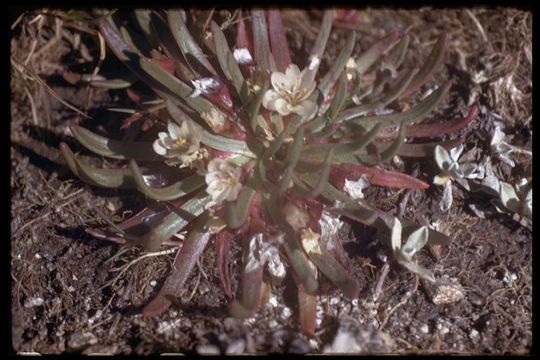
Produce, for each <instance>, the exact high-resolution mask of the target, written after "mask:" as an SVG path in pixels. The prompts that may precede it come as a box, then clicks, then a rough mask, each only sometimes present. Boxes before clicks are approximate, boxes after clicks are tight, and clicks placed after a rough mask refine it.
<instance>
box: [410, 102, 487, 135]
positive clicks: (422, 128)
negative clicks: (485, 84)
mask: <svg viewBox="0 0 540 360" xmlns="http://www.w3.org/2000/svg"><path fill="white" fill-rule="evenodd" d="M478 113H479V109H478V106H476V105H473V106H471V108H470V109H469V113H468V114H467V116H465V117H464V118H458V119H454V120H450V121H444V122H438V123H424V124H418V125H411V126H409V130H408V131H407V136H408V137H434V136H443V135H446V134H450V133H453V132H456V131H458V130H460V129H463V128H464V127H466V126H467V125H469V124H470V123H471V122H472V121H473V120H474V119H476V117H477V116H478Z"/></svg>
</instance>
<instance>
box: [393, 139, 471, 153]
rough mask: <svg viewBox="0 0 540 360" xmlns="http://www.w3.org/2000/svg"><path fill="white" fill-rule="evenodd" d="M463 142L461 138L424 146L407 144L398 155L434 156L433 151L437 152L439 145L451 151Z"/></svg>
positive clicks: (400, 149)
mask: <svg viewBox="0 0 540 360" xmlns="http://www.w3.org/2000/svg"><path fill="white" fill-rule="evenodd" d="M463 141H465V138H464V137H459V138H456V139H452V140H447V141H438V142H430V143H422V144H409V143H405V144H403V145H401V147H400V148H399V150H398V153H397V154H398V155H399V156H404V157H426V156H433V151H434V150H435V147H436V146H437V145H440V146H442V147H443V148H445V149H447V150H450V149H452V148H454V147H456V146H457V145H459V144H462V143H463Z"/></svg>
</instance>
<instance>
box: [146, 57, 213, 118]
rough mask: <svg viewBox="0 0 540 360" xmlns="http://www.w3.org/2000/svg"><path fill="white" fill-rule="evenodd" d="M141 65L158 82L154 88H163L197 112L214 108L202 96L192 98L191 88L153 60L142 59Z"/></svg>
mask: <svg viewBox="0 0 540 360" xmlns="http://www.w3.org/2000/svg"><path fill="white" fill-rule="evenodd" d="M139 65H140V67H141V68H142V70H144V72H146V74H148V75H150V76H151V78H152V79H153V80H154V81H155V82H157V84H155V85H154V86H157V87H158V88H161V90H162V91H164V92H166V93H168V94H169V95H171V96H173V97H174V98H175V99H177V100H180V101H183V102H185V103H186V104H188V105H189V106H190V107H191V108H192V109H193V110H195V111H196V112H198V113H202V112H203V111H206V110H209V109H210V108H211V107H213V105H212V103H211V102H210V101H208V100H206V99H204V98H203V97H202V96H197V97H190V96H189V95H191V94H192V92H193V89H192V88H191V87H190V86H188V85H186V84H185V83H184V82H182V80H180V79H178V78H177V77H176V76H174V75H172V74H170V73H168V72H167V71H166V70H165V69H163V68H162V67H161V66H159V65H158V64H156V63H155V62H153V61H152V60H150V59H146V58H140V60H139Z"/></svg>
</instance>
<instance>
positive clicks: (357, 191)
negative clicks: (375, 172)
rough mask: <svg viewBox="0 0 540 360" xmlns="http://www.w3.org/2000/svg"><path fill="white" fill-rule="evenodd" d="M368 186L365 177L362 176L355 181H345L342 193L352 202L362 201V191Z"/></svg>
mask: <svg viewBox="0 0 540 360" xmlns="http://www.w3.org/2000/svg"><path fill="white" fill-rule="evenodd" d="M369 185H370V183H369V180H368V178H367V176H366V175H365V174H364V175H362V176H361V177H360V179H358V180H357V181H351V180H349V179H345V185H343V191H345V192H346V193H347V194H349V196H350V197H351V198H352V199H353V200H358V199H363V198H364V193H363V190H364V189H365V188H367V187H368V186H369Z"/></svg>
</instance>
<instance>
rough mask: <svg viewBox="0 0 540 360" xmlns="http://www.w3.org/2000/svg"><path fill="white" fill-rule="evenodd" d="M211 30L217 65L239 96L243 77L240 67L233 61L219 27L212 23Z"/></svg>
mask: <svg viewBox="0 0 540 360" xmlns="http://www.w3.org/2000/svg"><path fill="white" fill-rule="evenodd" d="M211 30H212V36H213V38H214V44H215V47H216V56H217V59H218V62H219V65H220V66H221V70H222V71H223V74H225V77H226V78H227V79H228V80H229V81H231V82H232V83H233V86H234V88H235V89H236V92H237V93H238V94H241V92H242V85H243V84H244V76H243V75H242V72H241V71H240V67H239V66H238V64H237V63H236V61H234V58H233V56H232V53H231V50H230V48H229V45H228V44H227V39H226V38H225V35H224V34H223V31H222V30H221V28H220V27H219V25H218V24H216V23H215V22H214V21H212V23H211ZM231 59H232V61H231Z"/></svg>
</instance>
